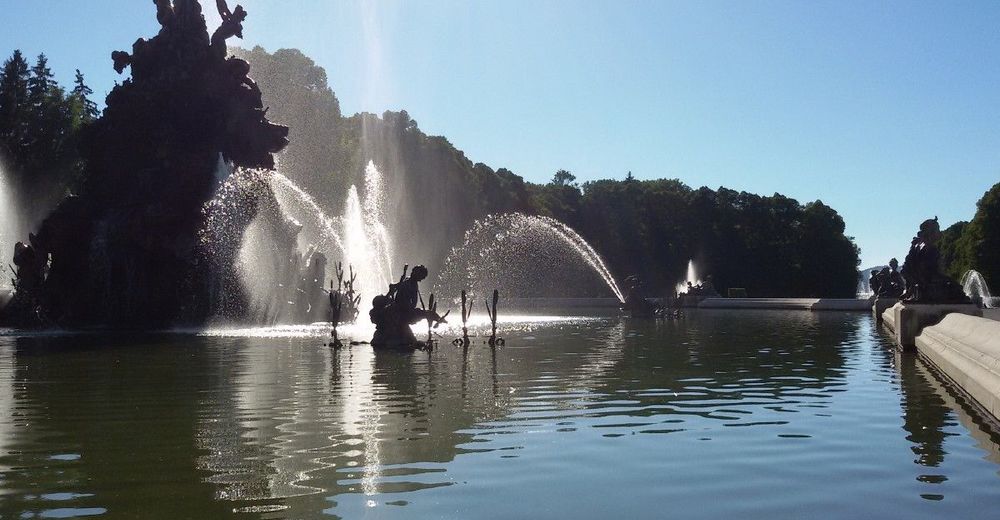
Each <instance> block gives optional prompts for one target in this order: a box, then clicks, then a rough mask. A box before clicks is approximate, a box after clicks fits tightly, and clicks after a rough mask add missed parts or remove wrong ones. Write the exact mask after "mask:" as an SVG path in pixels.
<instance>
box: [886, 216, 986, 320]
mask: <svg viewBox="0 0 1000 520" xmlns="http://www.w3.org/2000/svg"><path fill="white" fill-rule="evenodd" d="M940 238H941V226H940V225H939V224H938V219H937V217H934V218H933V219H927V220H925V221H923V223H921V224H920V231H919V232H918V233H917V236H915V237H913V240H912V242H911V243H910V251H909V252H908V253H907V254H906V258H905V259H904V261H903V269H902V272H901V274H902V277H903V279H904V280H905V281H906V290H905V292H904V293H903V294H902V299H903V300H905V301H909V302H914V303H968V302H969V301H970V300H969V297H968V296H966V295H965V293H964V292H963V291H962V288H961V286H959V285H958V284H957V283H955V281H954V280H952V279H951V278H948V277H947V276H946V275H945V274H943V273H942V272H941V254H940V252H939V251H938V248H937V242H938V240H939V239H940Z"/></svg>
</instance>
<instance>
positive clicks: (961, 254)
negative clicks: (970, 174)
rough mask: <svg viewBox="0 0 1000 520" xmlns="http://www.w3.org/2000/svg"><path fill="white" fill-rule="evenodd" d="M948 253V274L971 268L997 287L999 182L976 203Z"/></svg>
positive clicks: (999, 264) (999, 283)
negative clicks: (949, 253)
mask: <svg viewBox="0 0 1000 520" xmlns="http://www.w3.org/2000/svg"><path fill="white" fill-rule="evenodd" d="M951 254H952V258H951V261H952V264H951V266H949V269H948V271H949V273H950V274H951V275H952V276H955V277H956V278H957V277H959V276H961V275H962V274H963V273H964V272H965V271H966V270H968V269H975V270H977V271H979V272H980V273H981V274H982V275H983V278H985V279H986V283H987V284H989V285H990V286H991V287H993V288H996V287H998V286H1000V183H997V184H995V185H993V187H992V188H990V189H989V191H987V192H986V193H985V194H983V197H982V198H981V199H979V202H978V203H976V215H975V216H974V217H972V221H970V222H969V224H968V225H966V226H964V229H962V233H961V236H960V237H959V238H958V240H956V241H955V243H954V251H953V252H952V253H951Z"/></svg>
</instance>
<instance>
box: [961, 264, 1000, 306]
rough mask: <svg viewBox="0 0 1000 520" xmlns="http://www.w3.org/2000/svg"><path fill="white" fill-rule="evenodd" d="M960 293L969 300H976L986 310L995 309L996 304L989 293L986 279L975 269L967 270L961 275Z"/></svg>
mask: <svg viewBox="0 0 1000 520" xmlns="http://www.w3.org/2000/svg"><path fill="white" fill-rule="evenodd" d="M960 283H961V284H962V291H963V292H965V295H966V296H968V297H969V298H974V299H975V298H978V299H980V300H981V301H982V302H983V306H984V307H986V308H987V309H993V308H996V305H997V302H996V301H995V299H994V298H993V295H992V294H991V293H990V287H989V286H988V285H986V279H985V278H983V275H982V274H980V273H979V271H976V270H975V269H969V270H968V271H966V272H965V274H963V275H962V280H961V282H960Z"/></svg>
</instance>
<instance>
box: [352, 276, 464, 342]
mask: <svg viewBox="0 0 1000 520" xmlns="http://www.w3.org/2000/svg"><path fill="white" fill-rule="evenodd" d="M427 274H428V273H427V268H426V267H424V266H422V265H418V266H416V267H414V268H413V271H412V272H411V273H410V276H409V277H407V276H406V272H405V270H404V274H403V278H402V279H401V280H400V281H399V283H396V284H390V285H389V291H388V293H386V294H384V295H382V294H380V295H378V296H376V297H375V298H374V299H372V310H371V311H370V312H369V313H368V316H369V318H371V321H372V323H374V324H375V335H374V336H372V346H373V347H375V348H402V349H413V348H419V347H420V345H421V344H420V342H419V341H417V338H416V336H414V335H413V331H412V330H411V329H410V325H412V324H415V323H419V322H420V321H425V320H426V321H428V322H431V323H434V324H435V326H436V324H440V323H444V322H445V319H444V317H443V316H440V315H438V313H437V312H436V311H435V310H434V309H433V308H432V309H418V308H417V303H419V302H420V287H419V283H420V282H421V281H423V280H424V279H426V278H427Z"/></svg>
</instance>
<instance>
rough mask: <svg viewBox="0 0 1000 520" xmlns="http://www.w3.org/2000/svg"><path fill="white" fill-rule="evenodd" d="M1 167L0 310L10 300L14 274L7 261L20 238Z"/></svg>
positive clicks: (13, 202) (11, 196) (12, 200)
mask: <svg viewBox="0 0 1000 520" xmlns="http://www.w3.org/2000/svg"><path fill="white" fill-rule="evenodd" d="M8 182H9V181H8V180H7V177H6V173H5V172H4V169H3V166H0V308H3V306H4V305H6V304H7V301H8V300H9V299H10V295H11V292H12V291H13V289H14V287H13V277H14V273H12V272H11V271H10V269H9V268H8V267H7V261H8V260H9V259H10V258H11V257H12V256H13V255H14V243H15V242H16V238H15V237H17V236H20V231H21V230H20V229H18V228H19V225H20V217H19V214H18V210H17V199H16V197H15V196H14V193H13V186H10V185H9V184H8Z"/></svg>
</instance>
